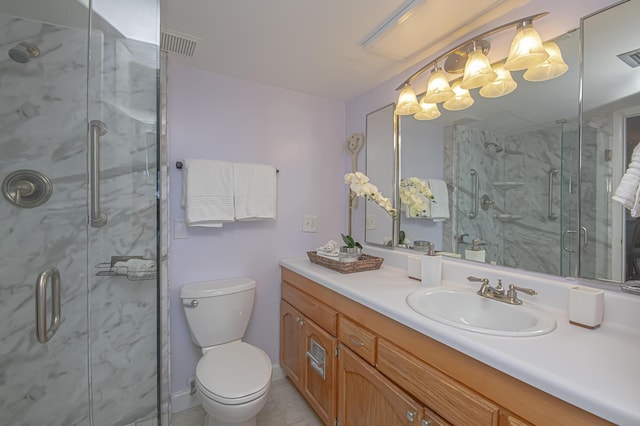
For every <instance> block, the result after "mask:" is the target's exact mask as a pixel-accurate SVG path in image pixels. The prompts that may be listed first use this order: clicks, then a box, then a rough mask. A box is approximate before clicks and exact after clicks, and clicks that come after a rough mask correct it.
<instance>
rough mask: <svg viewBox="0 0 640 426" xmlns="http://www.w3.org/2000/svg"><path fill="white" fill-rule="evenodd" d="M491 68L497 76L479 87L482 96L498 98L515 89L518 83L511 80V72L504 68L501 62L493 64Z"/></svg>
mask: <svg viewBox="0 0 640 426" xmlns="http://www.w3.org/2000/svg"><path fill="white" fill-rule="evenodd" d="M493 70H494V71H495V73H496V74H497V75H498V77H496V79H495V80H493V81H492V82H491V83H489V84H487V85H486V86H483V87H482V88H481V89H480V96H484V97H485V98H499V97H500V96H504V95H508V94H509V93H511V92H513V91H514V90H516V87H518V83H516V82H515V81H514V80H513V77H511V73H510V72H509V71H507V70H505V69H504V64H503V63H499V64H495V65H494V66H493Z"/></svg>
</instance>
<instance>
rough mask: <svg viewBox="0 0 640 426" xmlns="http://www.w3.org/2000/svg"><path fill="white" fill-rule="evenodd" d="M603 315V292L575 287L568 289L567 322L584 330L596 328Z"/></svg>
mask: <svg viewBox="0 0 640 426" xmlns="http://www.w3.org/2000/svg"><path fill="white" fill-rule="evenodd" d="M603 314H604V291H602V290H598V289H595V288H589V287H580V286H575V287H571V288H570V289H569V322H570V323H571V324H574V325H579V326H581V327H586V328H591V329H594V328H598V327H600V324H601V323H602V316H603Z"/></svg>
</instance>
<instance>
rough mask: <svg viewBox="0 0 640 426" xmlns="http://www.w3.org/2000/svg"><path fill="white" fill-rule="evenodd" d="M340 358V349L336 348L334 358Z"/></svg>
mask: <svg viewBox="0 0 640 426" xmlns="http://www.w3.org/2000/svg"><path fill="white" fill-rule="evenodd" d="M339 356H340V347H339V346H336V358H338V357H339Z"/></svg>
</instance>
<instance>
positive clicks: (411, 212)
mask: <svg viewBox="0 0 640 426" xmlns="http://www.w3.org/2000/svg"><path fill="white" fill-rule="evenodd" d="M426 200H430V201H431V202H432V203H435V202H436V199H435V197H434V196H433V193H432V192H431V187H429V183H428V182H427V181H425V180H424V179H420V178H418V177H409V178H405V179H402V180H400V201H401V202H402V205H403V206H404V207H405V208H406V209H407V210H406V211H407V216H411V217H426V215H427V202H426Z"/></svg>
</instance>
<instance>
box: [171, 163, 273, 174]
mask: <svg viewBox="0 0 640 426" xmlns="http://www.w3.org/2000/svg"><path fill="white" fill-rule="evenodd" d="M182 166H183V164H182V161H176V169H182ZM276 173H280V170H278V169H276Z"/></svg>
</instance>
